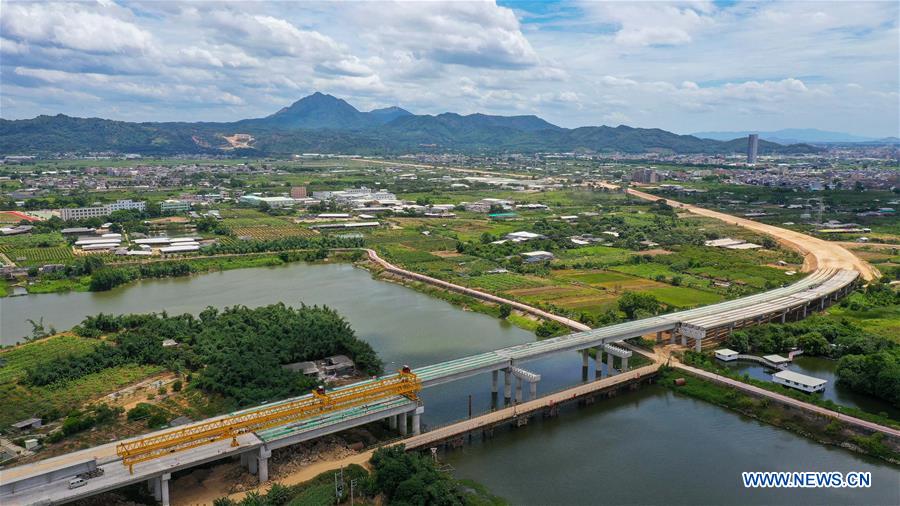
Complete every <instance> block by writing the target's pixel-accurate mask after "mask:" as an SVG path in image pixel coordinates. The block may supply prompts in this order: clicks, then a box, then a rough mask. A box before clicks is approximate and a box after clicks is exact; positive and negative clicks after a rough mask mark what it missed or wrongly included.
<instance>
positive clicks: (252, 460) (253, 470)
mask: <svg viewBox="0 0 900 506" xmlns="http://www.w3.org/2000/svg"><path fill="white" fill-rule="evenodd" d="M247 462H248V463H249V465H250V474H257V473H258V472H259V459H258V458H256V455H250V456H248V460H247Z"/></svg>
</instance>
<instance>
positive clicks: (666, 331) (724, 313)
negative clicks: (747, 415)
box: [0, 269, 858, 505]
mask: <svg viewBox="0 0 900 506" xmlns="http://www.w3.org/2000/svg"><path fill="white" fill-rule="evenodd" d="M857 276H858V274H857V272H855V271H851V270H843V269H820V270H816V271H814V272H812V273H811V274H810V275H809V276H807V277H805V278H804V279H802V280H800V281H798V282H796V283H794V284H792V285H789V286H785V287H782V288H778V289H775V290H770V291H767V292H763V293H760V294H756V295H753V296H749V297H744V298H741V299H736V300H731V301H726V302H722V303H719V304H714V305H711V306H705V307H700V308H696V309H691V310H686V311H680V312H676V313H670V314H666V315H661V316H654V317H650V318H644V319H641V320H635V321H630V322H625V323H620V324H616V325H610V326H606V327H602V328H598V329H592V330H588V331H583V332H576V333H573V334H568V335H564V336H560V337H556V338H551V339H546V340H542V341H536V342H530V343H526V344H521V345H516V346H510V347H507V348H502V349H498V350H494V351H489V352H485V353H480V354H476V355H471V356H468V357H462V358H458V359H454V360H449V361H446V362H441V363H438V364H433V365H427V366H422V367H417V368H414V369H409V368H404V369H403V370H401V371H400V372H398V373H396V374H391V375H387V376H384V377H380V378H372V379H369V380H365V381H361V382H357V383H354V384H351V385H347V386H343V387H338V388H335V389H332V390H329V391H324V390H317V391H315V392H313V393H311V394H308V395H305V396H301V397H297V398H292V399H286V400H283V401H278V402H274V403H270V404H266V405H264V406H260V407H256V408H251V409H247V410H242V411H238V412H235V413H231V414H228V415H224V416H220V417H215V418H212V419H209V420H205V421H201V422H197V423H193V424H188V425H185V426H182V427H179V428H177V429H169V430H163V431H157V432H154V433H150V434H148V435H145V436H140V437H137V438H132V439H128V440H125V441H122V442H119V443H112V444H109V445H102V446H99V447H95V448H91V449H88V450H81V451H78V452H74V453H71V454H67V455H63V456H60V457H55V458H52V459H47V460H45V461H40V462H37V463H34V464H29V465H25V466H20V467H16V468H12V469H8V470H4V471H2V473H0V477H2V480H0V501H2V502H3V504H5V505H13V504H33V503H35V502H39V501H41V500H49V501H50V502H62V501H69V500H74V499H78V498H82V497H87V496H90V495H94V494H97V493H101V492H105V491H108V490H112V489H115V488H119V487H122V486H125V485H128V484H131V483H136V482H140V481H147V482H148V483H150V485H151V488H152V489H153V491H154V494H155V495H156V497H157V499H158V500H160V501H161V502H162V503H163V504H164V505H167V504H168V502H169V501H168V481H169V479H170V478H171V474H172V473H173V472H175V471H179V470H183V469H188V468H191V467H194V466H197V465H200V464H203V463H205V462H210V461H213V460H218V459H222V458H226V457H230V456H235V455H239V456H240V458H241V461H242V463H244V464H245V465H246V466H247V467H248V468H249V470H250V471H251V472H252V473H254V474H257V475H258V477H259V479H260V481H261V482H265V481H267V480H268V458H269V456H271V452H272V450H274V449H277V448H282V447H285V446H289V445H292V444H296V443H299V442H302V441H307V440H310V439H314V438H317V437H321V436H323V435H326V434H330V433H334V432H339V431H341V430H345V429H348V428H352V427H356V426H359V425H363V424H366V423H371V422H373V421H378V420H385V419H386V420H388V421H389V424H390V426H391V427H392V428H396V429H397V430H398V431H399V432H400V434H401V435H406V434H407V433H408V432H412V434H413V435H417V434H419V433H420V431H421V430H420V429H421V423H420V417H421V414H422V413H423V411H424V406H423V405H422V403H421V402H420V401H419V399H418V396H417V394H418V392H419V391H420V389H422V388H428V387H433V386H436V385H441V384H445V383H449V382H453V381H457V380H460V379H463V378H468V377H472V376H476V375H481V374H486V373H491V376H492V382H491V388H492V392H493V393H494V394H497V395H499V381H498V376H499V373H500V372H503V373H504V389H503V397H504V399H505V400H506V401H507V402H511V403H513V404H515V403H521V402H522V401H523V399H522V392H523V386H524V384H526V383H527V384H528V386H529V390H530V396H531V398H532V400H533V399H534V398H535V397H536V391H537V383H538V382H539V381H540V375H538V374H534V373H532V372H530V371H527V370H525V369H523V368H522V367H521V365H522V364H524V363H526V362H529V361H532V360H537V359H540V358H543V357H547V356H550V355H553V354H557V353H565V352H575V351H577V352H581V353H582V357H583V363H582V366H583V367H584V368H585V370H586V368H587V366H588V360H589V350H591V349H594V350H595V354H594V360H596V361H597V367H596V371H597V372H598V374H600V371H601V370H602V368H601V367H600V361H601V360H602V357H603V356H604V354H605V355H606V357H607V360H608V362H607V365H608V367H607V368H606V372H607V374H609V375H613V374H616V370H615V369H614V368H613V367H611V366H612V364H613V357H614V356H615V357H618V358H619V359H620V360H619V362H620V364H621V365H620V368H619V371H618V372H619V373H621V372H625V371H626V370H628V357H630V356H631V352H630V350H628V349H627V348H623V347H621V346H616V345H615V344H614V343H618V342H621V341H624V340H626V339H631V338H635V337H639V336H647V335H654V334H655V336H656V339H657V341H663V340H669V341H670V342H673V343H674V342H677V341H678V340H679V339H680V340H681V344H683V345H686V346H693V347H694V348H695V349H698V350H699V349H702V348H703V347H704V346H705V345H706V344H708V343H715V342H717V341H719V340H721V339H722V338H724V336H726V335H727V334H728V333H729V332H730V331H731V330H733V329H736V328H741V327H744V326H747V325H751V324H756V323H763V322H767V321H773V320H780V321H787V320H793V319H799V318H803V317H805V316H807V314H809V313H810V312H814V311H819V310H822V309H824V308H826V307H827V306H829V305H830V304H832V303H833V302H834V301H836V300H838V299H839V298H841V297H843V296H844V295H846V294H847V293H849V292H850V291H851V290H852V288H853V284H854V282H855V281H856V279H857ZM600 379H602V378H600ZM513 383H515V388H513ZM513 392H515V394H514V393H513ZM188 450H190V451H188ZM107 464H112V465H107ZM98 465H106V466H105V470H106V472H105V473H104V475H103V476H101V477H99V478H96V479H92V480H89V481H88V483H87V485H86V486H82V487H80V488H78V489H75V490H69V489H68V488H67V486H66V483H67V480H66V479H64V478H67V477H72V476H75V475H77V474H79V473H82V472H84V471H85V470H87V469H90V468H96V467H97V466H98Z"/></svg>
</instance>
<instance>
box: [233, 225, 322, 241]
mask: <svg viewBox="0 0 900 506" xmlns="http://www.w3.org/2000/svg"><path fill="white" fill-rule="evenodd" d="M282 223H283V222H282ZM230 228H231V231H232V232H233V233H234V235H235V236H237V237H249V238H251V239H255V240H265V239H278V238H281V237H312V236H315V235H318V234H316V232H314V231H312V230H310V229H308V228H304V227H301V226H298V225H284V224H278V225H261V226H252V227H234V226H231V227H230Z"/></svg>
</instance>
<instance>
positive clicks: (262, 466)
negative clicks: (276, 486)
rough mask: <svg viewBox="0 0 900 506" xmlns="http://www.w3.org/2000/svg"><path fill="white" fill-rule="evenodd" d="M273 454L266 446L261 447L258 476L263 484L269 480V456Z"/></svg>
mask: <svg viewBox="0 0 900 506" xmlns="http://www.w3.org/2000/svg"><path fill="white" fill-rule="evenodd" d="M271 456H272V450H270V449H268V448H266V447H265V446H261V447H260V448H259V457H257V458H258V460H259V464H258V465H257V468H258V469H257V473H256V474H257V476H258V477H259V483H260V485H262V484H263V483H265V482H267V481H269V457H271Z"/></svg>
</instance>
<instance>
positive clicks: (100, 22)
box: [0, 2, 153, 53]
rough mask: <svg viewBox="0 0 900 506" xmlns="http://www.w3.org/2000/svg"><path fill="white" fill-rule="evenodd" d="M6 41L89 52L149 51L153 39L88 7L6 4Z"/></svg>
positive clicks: (0, 21) (1, 24)
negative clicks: (14, 40) (11, 39)
mask: <svg viewBox="0 0 900 506" xmlns="http://www.w3.org/2000/svg"><path fill="white" fill-rule="evenodd" d="M3 5H4V7H3V16H2V17H0V31H2V32H3V34H4V37H8V38H13V39H18V40H19V41H20V42H28V43H33V44H38V45H50V46H56V47H63V48H69V49H76V50H80V51H86V52H97V53H131V52H143V51H149V50H151V49H152V46H153V37H152V36H151V35H150V33H149V32H148V31H146V30H143V29H141V28H140V27H138V26H137V25H135V24H133V23H131V22H128V21H125V20H122V19H118V18H117V17H115V16H113V15H108V14H104V13H100V12H94V11H92V10H90V6H87V5H84V4H68V3H46V4H42V3H12V2H4V4H3Z"/></svg>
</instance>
